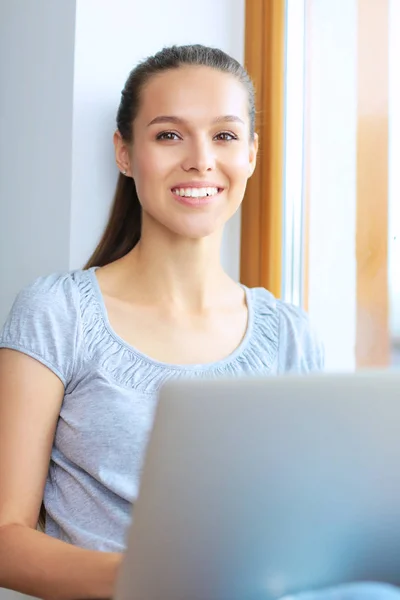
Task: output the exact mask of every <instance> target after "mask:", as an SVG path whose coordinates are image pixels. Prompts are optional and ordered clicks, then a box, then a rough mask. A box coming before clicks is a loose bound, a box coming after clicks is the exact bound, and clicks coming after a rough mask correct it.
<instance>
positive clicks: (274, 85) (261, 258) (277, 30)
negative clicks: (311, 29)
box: [240, 0, 286, 297]
mask: <svg viewBox="0 0 400 600" xmlns="http://www.w3.org/2000/svg"><path fill="white" fill-rule="evenodd" d="M285 30H286V1H285V0H267V1H266V0H247V1H246V26H245V35H246V38H245V66H246V68H247V70H248V72H249V74H250V77H251V78H252V80H253V82H254V85H255V88H256V111H257V120H256V131H257V133H258V135H259V154H258V164H257V167H256V170H255V172H254V175H253V177H252V178H251V179H250V180H249V183H248V186H247V190H246V194H245V198H244V201H243V205H242V214H241V263H240V279H241V281H242V283H244V284H245V285H248V286H249V287H257V286H261V287H265V288H267V289H268V290H269V291H271V292H272V293H273V294H274V295H275V296H277V297H280V295H281V291H282V289H281V288H282V234H283V210H282V207H283V181H284V173H283V171H284V99H285V98H284V90H285Z"/></svg>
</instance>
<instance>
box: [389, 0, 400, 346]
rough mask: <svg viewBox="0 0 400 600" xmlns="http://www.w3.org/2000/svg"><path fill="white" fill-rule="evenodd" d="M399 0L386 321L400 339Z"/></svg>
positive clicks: (395, 6) (399, 2) (392, 14)
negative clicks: (388, 315) (388, 321)
mask: <svg viewBox="0 0 400 600" xmlns="http://www.w3.org/2000/svg"><path fill="white" fill-rule="evenodd" d="M399 31H400V0H390V1H389V295H390V309H391V310H390V324H391V333H392V336H393V337H394V338H397V339H398V340H400V69H399V58H400V36H399Z"/></svg>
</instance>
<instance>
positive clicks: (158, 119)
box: [148, 115, 244, 127]
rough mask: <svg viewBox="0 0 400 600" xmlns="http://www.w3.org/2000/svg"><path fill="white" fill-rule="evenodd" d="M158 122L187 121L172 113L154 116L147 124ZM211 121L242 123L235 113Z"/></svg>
mask: <svg viewBox="0 0 400 600" xmlns="http://www.w3.org/2000/svg"><path fill="white" fill-rule="evenodd" d="M160 123H175V124H177V125H186V124H187V121H185V119H181V118H180V117H174V116H172V115H160V116H159V117H156V118H155V119H153V120H152V121H150V123H149V124H148V127H150V126H151V125H158V124H160ZM213 123H242V124H243V125H244V121H243V120H242V119H241V118H240V117H237V116H236V115H225V116H223V117H217V118H216V119H214V120H213Z"/></svg>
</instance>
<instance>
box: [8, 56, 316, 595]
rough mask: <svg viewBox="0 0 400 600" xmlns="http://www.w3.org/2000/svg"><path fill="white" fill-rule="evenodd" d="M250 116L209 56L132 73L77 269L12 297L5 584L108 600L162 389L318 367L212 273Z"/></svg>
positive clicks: (300, 344)
mask: <svg viewBox="0 0 400 600" xmlns="http://www.w3.org/2000/svg"><path fill="white" fill-rule="evenodd" d="M254 118H255V108H254V91H253V87H252V84H251V82H250V80H249V77H248V75H247V74H246V72H245V70H244V69H243V67H241V66H240V65H239V64H238V63H237V62H236V61H235V60H234V59H232V58H230V57H229V56H227V55H226V54H225V53H223V52H222V51H220V50H215V49H210V48H205V47H202V46H185V47H172V48H167V49H164V50H163V51H161V52H160V53H158V54H156V55H155V56H153V57H151V58H149V59H148V60H146V61H145V62H143V63H142V64H140V65H139V66H138V67H136V69H134V70H133V71H132V72H131V74H130V75H129V78H128V80H127V82H126V85H125V88H124V90H123V92H122V98H121V104H120V106H119V110H118V117H117V131H116V133H115V135H114V144H115V154H116V162H117V165H118V168H119V170H120V175H119V179H118V184H117V189H116V194H115V199H114V204H113V207H112V210H111V215H110V219H109V223H108V225H107V227H106V230H105V232H104V235H103V237H102V239H101V241H100V243H99V245H98V247H97V249H96V250H95V252H94V254H93V256H92V258H91V259H90V260H89V263H88V265H87V266H86V268H85V269H83V270H77V271H74V272H71V273H65V274H56V275H50V276H47V277H43V278H41V279H39V280H37V281H36V282H34V283H33V284H32V285H30V286H29V287H28V288H26V289H24V290H23V291H22V292H21V293H20V294H19V295H18V297H17V299H16V301H15V303H14V306H13V308H12V310H11V312H10V315H9V317H8V319H7V322H6V324H5V326H4V328H3V330H2V333H1V334H0V347H1V348H2V349H1V350H0V481H1V485H0V587H1V586H4V587H9V588H12V589H16V590H19V591H21V592H25V593H28V594H31V595H34V596H38V597H41V598H48V599H50V598H51V599H53V600H54V599H66V600H67V599H68V600H69V599H71V600H72V599H82V598H87V599H89V598H109V597H111V595H112V590H113V586H114V581H115V578H116V575H117V571H118V566H119V564H120V560H121V555H122V552H123V550H124V537H125V533H126V530H127V527H128V525H129V520H130V514H131V506H132V503H133V504H134V502H135V498H136V497H137V494H138V487H139V478H140V468H141V464H142V458H143V453H144V450H145V446H146V441H147V439H148V435H149V431H150V429H151V426H152V419H153V413H154V408H155V404H156V399H157V392H158V390H159V389H160V386H161V385H162V384H163V382H165V381H166V380H168V379H171V378H174V377H219V376H227V375H231V376H238V375H244V374H259V375H276V374H279V373H284V372H287V371H292V372H298V373H308V372H311V371H315V370H320V369H321V368H322V366H323V355H322V350H321V346H320V345H319V344H318V342H317V341H316V338H315V336H314V334H313V332H312V330H311V328H310V325H309V321H308V318H307V316H306V315H305V313H303V312H302V311H301V310H299V309H297V308H295V307H293V306H289V305H287V304H284V303H283V302H281V301H279V300H277V299H275V298H274V297H273V296H272V295H271V294H270V293H269V292H268V291H267V290H265V289H261V288H257V289H248V288H246V287H245V286H243V285H240V284H238V283H236V282H235V281H233V280H232V279H230V278H229V277H228V276H227V275H226V273H224V271H223V269H222V267H221V264H220V260H219V255H220V246H221V238H222V232H223V228H224V225H225V223H226V222H227V220H228V219H229V218H230V217H231V216H232V215H233V214H234V213H235V212H236V210H237V209H238V208H239V206H240V204H241V202H242V199H243V195H244V192H245V188H246V183H247V180H248V179H249V177H250V176H251V175H252V173H253V171H254V168H255V166H256V157H257V135H256V133H255V131H254ZM249 202H251V199H249ZM42 500H43V502H44V508H45V514H46V518H45V533H42V532H40V531H38V530H37V527H36V526H37V522H38V516H39V512H40V508H41V505H42Z"/></svg>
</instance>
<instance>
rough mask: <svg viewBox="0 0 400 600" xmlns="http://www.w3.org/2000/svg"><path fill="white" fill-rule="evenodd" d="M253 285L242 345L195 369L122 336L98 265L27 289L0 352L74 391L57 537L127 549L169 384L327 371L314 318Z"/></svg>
mask: <svg viewBox="0 0 400 600" xmlns="http://www.w3.org/2000/svg"><path fill="white" fill-rule="evenodd" d="M244 289H245V292H246V296H247V304H248V310H249V318H248V326H247V331H246V334H245V336H244V339H243V340H242V342H241V344H240V345H239V347H238V348H237V349H236V350H235V351H234V352H233V353H232V354H231V355H230V356H228V357H227V358H225V359H223V360H220V361H218V362H215V363H209V364H204V365H189V366H188V365H168V364H165V363H161V362H158V361H156V360H153V359H151V358H149V357H148V356H145V355H144V354H142V353H141V352H139V351H138V350H136V349H135V348H133V347H132V346H130V345H129V344H127V343H126V342H124V341H123V340H122V339H121V338H120V337H119V336H118V335H116V333H115V332H114V331H113V330H112V328H111V327H110V324H109V322H108V319H107V313H106V309H105V305H104V302H103V299H102V295H101V292H100V288H99V286H98V283H97V278H96V275H95V269H94V268H93V269H89V270H87V271H82V270H77V271H74V272H71V273H66V274H55V275H50V276H48V277H42V278H40V279H38V280H37V281H35V282H34V283H33V284H32V285H30V286H29V287H27V288H26V289H24V290H22V292H20V294H19V295H18V296H17V298H16V300H15V303H14V305H13V307H12V309H11V312H10V315H9V317H8V319H7V321H6V324H5V326H4V328H3V330H2V332H1V334H0V347H3V348H12V349H14V350H19V351H20V352H23V353H25V354H28V355H29V356H32V357H33V358H35V359H36V360H38V361H40V362H41V363H43V364H44V365H46V366H47V367H48V368H49V369H51V371H53V372H54V373H55V374H56V375H57V376H58V377H59V378H60V379H61V381H62V382H63V384H64V386H65V396H64V401H63V404H62V408H61V412H60V416H59V420H58V424H57V430H56V435H55V439H54V444H53V449H52V453H51V462H50V468H49V473H48V477H47V482H46V487H45V494H44V504H45V507H46V511H47V520H46V531H47V533H48V534H49V535H51V536H54V537H56V538H59V539H61V540H64V541H66V542H70V543H72V544H75V545H77V546H81V547H84V548H91V549H97V550H105V551H122V550H123V549H124V548H125V535H126V532H127V528H128V526H129V523H130V519H131V509H132V504H134V502H135V499H136V497H137V494H138V488H139V479H140V471H141V465H142V461H143V456H144V451H145V448H146V443H147V440H148V436H149V432H150V430H151V427H152V421H153V415H154V409H155V405H156V401H157V393H158V390H159V389H160V386H161V385H162V384H163V382H165V381H167V380H169V379H173V378H181V377H186V378H187V377H190V378H194V377H197V378H199V377H219V376H227V375H232V376H243V375H276V374H279V373H284V372H289V371H291V372H297V373H308V372H311V371H316V370H321V369H322V366H323V353H322V348H321V346H320V344H319V343H318V341H317V339H316V338H315V335H314V333H313V331H312V329H311V327H310V324H309V320H308V317H307V315H306V314H305V313H304V312H303V311H301V310H300V309H298V308H296V307H294V306H291V305H288V304H285V303H283V302H281V301H279V300H276V299H275V298H274V297H273V296H272V295H271V294H270V293H269V292H267V291H266V290H265V289H263V288H253V289H249V288H247V287H244ZM33 391H34V390H33ZM11 401H12V399H11V398H10V402H11Z"/></svg>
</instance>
